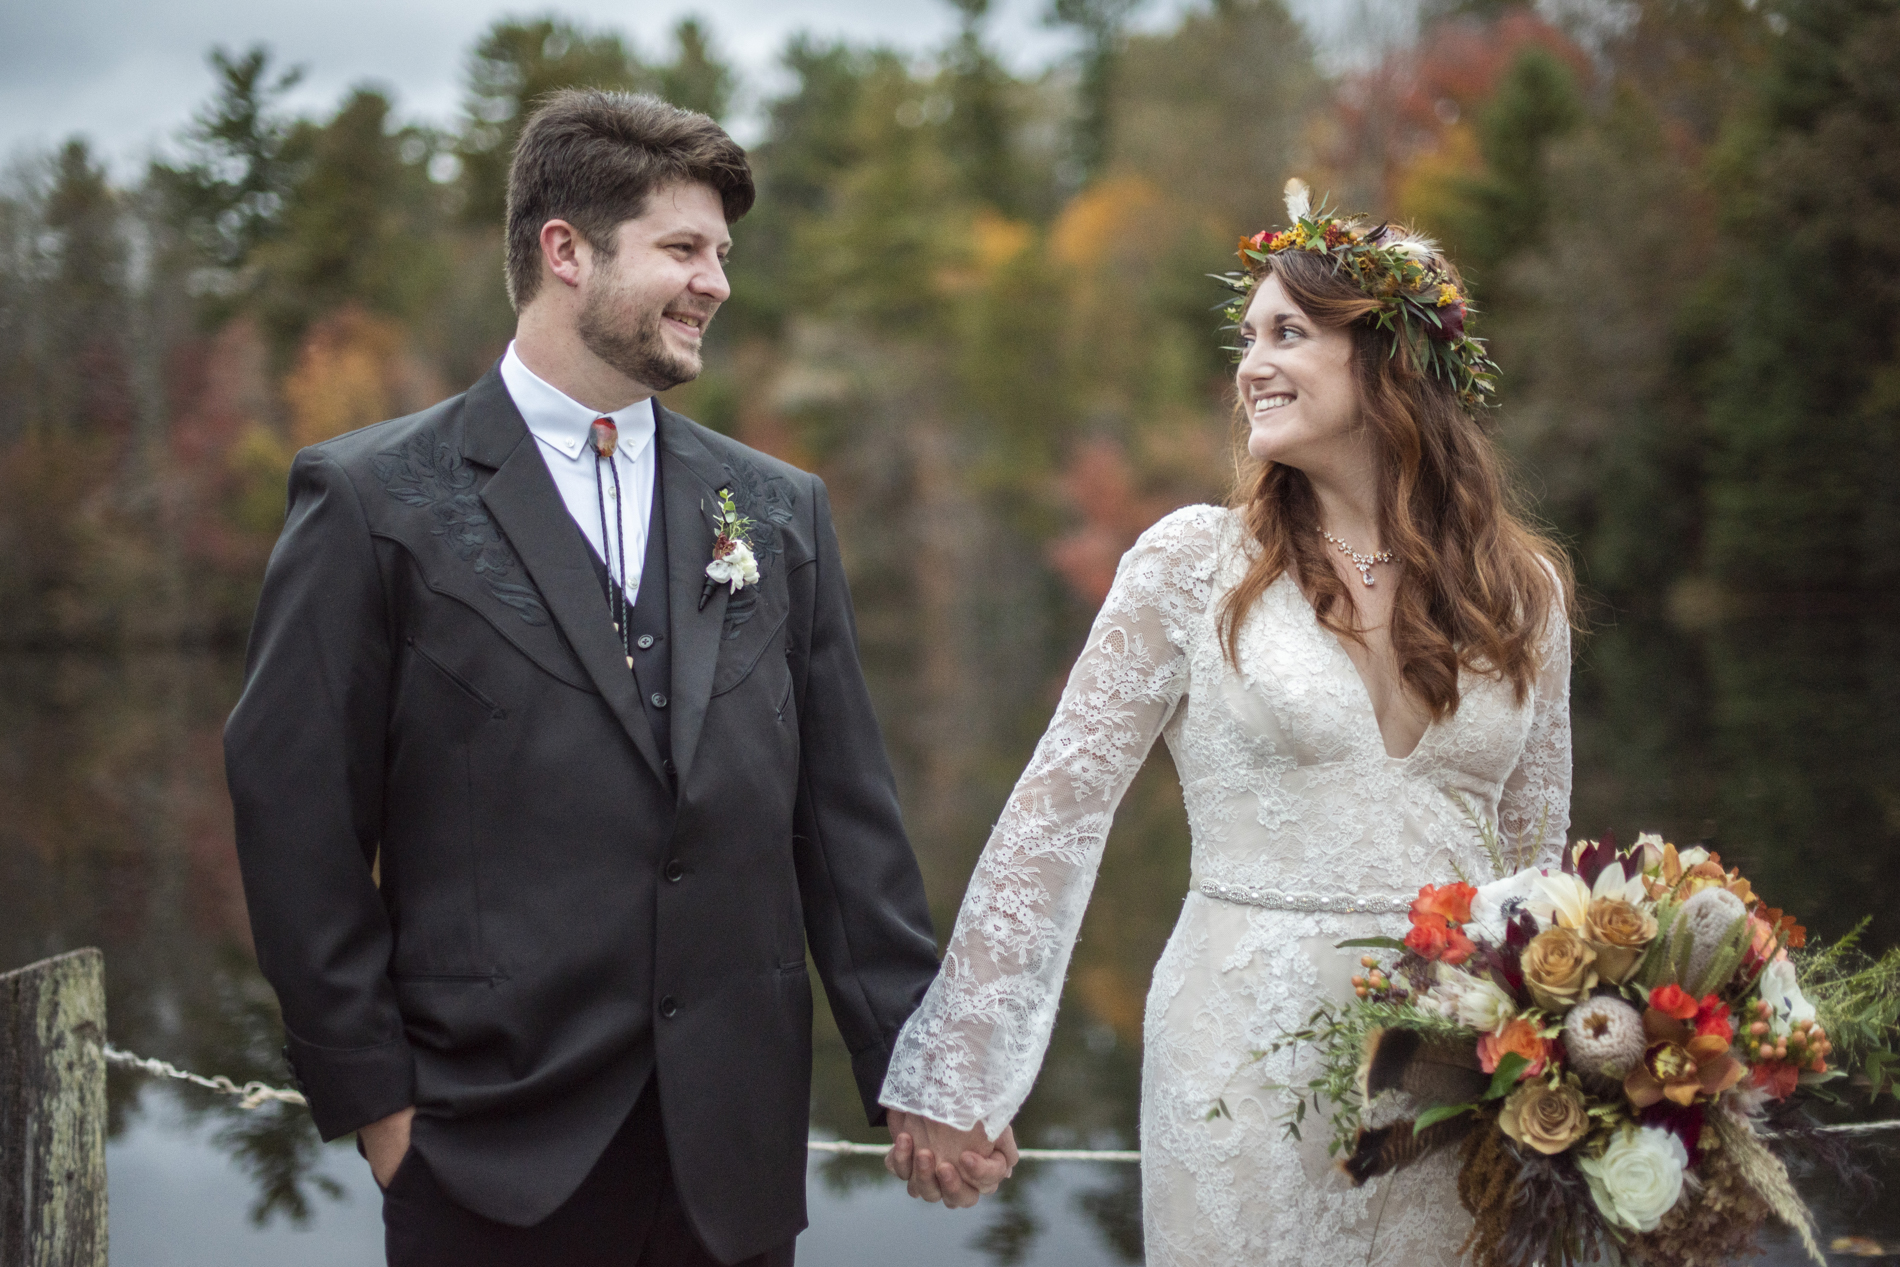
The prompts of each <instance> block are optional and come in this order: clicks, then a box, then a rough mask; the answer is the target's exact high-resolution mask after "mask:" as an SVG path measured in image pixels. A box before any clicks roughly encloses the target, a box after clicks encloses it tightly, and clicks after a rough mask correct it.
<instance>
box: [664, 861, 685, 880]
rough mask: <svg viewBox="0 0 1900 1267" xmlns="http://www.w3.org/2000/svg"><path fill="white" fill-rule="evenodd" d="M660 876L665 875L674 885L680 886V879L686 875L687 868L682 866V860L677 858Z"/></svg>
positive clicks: (667, 865) (668, 864)
mask: <svg viewBox="0 0 1900 1267" xmlns="http://www.w3.org/2000/svg"><path fill="white" fill-rule="evenodd" d="M660 874H661V875H664V876H665V877H666V878H667V879H669V880H671V881H672V882H673V883H674V884H678V883H679V882H680V878H681V877H682V876H684V875H685V874H686V868H685V867H682V866H681V865H680V860H679V859H678V858H675V859H673V861H671V862H669V863H667V864H666V870H665V871H662V872H661V873H660Z"/></svg>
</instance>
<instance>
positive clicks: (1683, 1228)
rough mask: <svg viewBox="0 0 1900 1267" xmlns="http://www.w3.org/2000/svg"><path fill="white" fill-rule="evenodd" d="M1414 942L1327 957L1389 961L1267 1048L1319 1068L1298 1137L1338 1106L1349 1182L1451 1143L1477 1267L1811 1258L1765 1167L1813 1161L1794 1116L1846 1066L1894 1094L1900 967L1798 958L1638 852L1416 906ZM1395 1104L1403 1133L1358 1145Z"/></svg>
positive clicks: (1579, 854)
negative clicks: (1803, 1150) (1406, 1108)
mask: <svg viewBox="0 0 1900 1267" xmlns="http://www.w3.org/2000/svg"><path fill="white" fill-rule="evenodd" d="M1494 854H1495V851H1494ZM1499 869H1500V870H1504V869H1505V868H1503V867H1500V868H1499ZM1411 925H1412V927H1411V931H1410V932H1409V933H1408V934H1407V935H1406V937H1405V939H1404V940H1403V941H1402V942H1401V941H1397V940H1393V939H1386V938H1369V939H1364V940H1360V941H1353V942H1347V943H1343V945H1346V946H1353V947H1360V948H1366V949H1368V950H1375V951H1383V952H1385V954H1386V955H1387V956H1390V955H1394V954H1396V956H1397V958H1396V960H1395V961H1392V962H1389V963H1387V962H1384V961H1383V957H1382V956H1380V955H1374V954H1367V955H1366V956H1365V957H1364V958H1362V959H1361V961H1360V962H1361V964H1362V966H1363V968H1364V969H1365V971H1364V972H1363V973H1362V974H1361V975H1359V976H1355V977H1354V978H1353V985H1354V994H1355V995H1356V998H1355V999H1353V1000H1352V1001H1350V1002H1347V1003H1344V1004H1335V1003H1328V1004H1326V1005H1324V1006H1322V1007H1321V1008H1320V1010H1319V1011H1318V1012H1316V1013H1315V1014H1314V1016H1313V1018H1312V1020H1311V1021H1310V1022H1309V1024H1308V1026H1307V1027H1306V1028H1304V1029H1302V1030H1301V1031H1300V1032H1299V1033H1297V1034H1291V1035H1287V1036H1286V1037H1285V1038H1284V1039H1283V1040H1282V1041H1281V1042H1280V1043H1278V1044H1276V1045H1275V1048H1274V1050H1280V1049H1283V1048H1286V1047H1289V1046H1292V1045H1294V1044H1311V1045H1314V1046H1316V1047H1317V1048H1318V1050H1319V1052H1320V1055H1321V1061H1320V1073H1319V1075H1318V1076H1317V1077H1315V1078H1314V1079H1313V1080H1312V1081H1311V1082H1310V1083H1308V1084H1306V1085H1305V1086H1304V1087H1301V1088H1299V1096H1300V1098H1299V1100H1298V1102H1297V1105H1296V1112H1295V1115H1294V1121H1293V1123H1292V1128H1291V1129H1292V1130H1293V1131H1294V1132H1295V1133H1296V1134H1297V1132H1298V1123H1299V1121H1300V1120H1302V1119H1303V1117H1304V1114H1305V1109H1306V1107H1307V1104H1308V1103H1309V1102H1310V1103H1311V1104H1313V1105H1314V1106H1315V1107H1319V1106H1320V1105H1321V1104H1322V1103H1326V1102H1330V1104H1331V1106H1332V1109H1331V1112H1332V1124H1333V1127H1334V1132H1335V1138H1334V1149H1335V1153H1336V1154H1338V1153H1343V1154H1344V1159H1343V1161H1342V1163H1341V1165H1342V1166H1343V1168H1344V1169H1345V1170H1346V1172H1347V1174H1348V1175H1350V1176H1351V1177H1352V1179H1353V1181H1354V1182H1355V1183H1363V1182H1365V1181H1366V1180H1367V1179H1368V1178H1370V1177H1372V1176H1373V1175H1376V1174H1380V1173H1383V1172H1385V1171H1388V1170H1393V1169H1396V1168H1398V1167H1401V1166H1404V1165H1406V1164H1408V1163H1410V1162H1411V1161H1414V1160H1416V1159H1417V1158H1419V1157H1421V1156H1424V1155H1425V1154H1427V1153H1429V1152H1431V1151H1433V1150H1435V1149H1437V1148H1440V1147H1447V1146H1451V1145H1457V1146H1458V1147H1459V1149H1460V1170H1459V1176H1458V1194H1459V1198H1460V1200H1461V1201H1462V1202H1463V1204H1464V1205H1465V1207H1466V1208H1467V1209H1468V1210H1470V1211H1471V1213H1472V1215H1473V1216H1474V1219H1475V1223H1474V1226H1473V1230H1472V1233H1471V1238H1470V1240H1469V1241H1468V1242H1467V1244H1466V1245H1465V1246H1464V1252H1468V1253H1470V1254H1471V1255H1472V1257H1473V1260H1474V1261H1475V1262H1476V1263H1477V1264H1478V1267H1534V1265H1536V1264H1540V1263H1542V1264H1549V1267H1560V1265H1564V1264H1580V1263H1585V1262H1593V1261H1598V1260H1600V1259H1602V1258H1605V1257H1612V1258H1614V1257H1621V1258H1622V1259H1624V1260H1627V1261H1630V1262H1633V1263H1637V1264H1655V1265H1658V1267H1662V1265H1678V1264H1679V1265H1684V1267H1686V1265H1688V1264H1704V1263H1706V1264H1715V1263H1721V1262H1726V1261H1728V1260H1729V1259H1730V1258H1731V1257H1733V1256H1734V1255H1736V1254H1738V1253H1746V1252H1748V1250H1749V1249H1750V1248H1751V1247H1752V1246H1753V1245H1754V1244H1755V1241H1756V1239H1757V1236H1758V1234H1759V1232H1760V1229H1761V1227H1762V1225H1763V1224H1764V1222H1765V1221H1766V1220H1767V1219H1768V1218H1769V1217H1770V1216H1773V1217H1776V1218H1778V1219H1780V1220H1782V1221H1783V1222H1785V1223H1787V1224H1788V1225H1789V1226H1791V1227H1792V1228H1793V1229H1794V1230H1795V1231H1796V1233H1797V1234H1798V1235H1799V1236H1800V1238H1801V1240H1802V1242H1803V1244H1804V1245H1805V1246H1806V1248H1807V1249H1808V1251H1809V1252H1810V1254H1811V1255H1812V1256H1813V1257H1814V1258H1815V1259H1816V1260H1817V1261H1821V1257H1820V1251H1819V1249H1818V1247H1817V1246H1816V1244H1815V1240H1814V1227H1813V1219H1812V1217H1811V1215H1810V1214H1809V1212H1808V1210H1807V1208H1806V1206H1805V1205H1804V1204H1803V1203H1802V1201H1801V1199H1800V1197H1799V1196H1798V1195H1797V1194H1796V1192H1795V1190H1794V1186H1793V1184H1792V1183H1791V1182H1790V1179H1789V1175H1788V1170H1787V1167H1786V1165H1785V1164H1784V1161H1783V1157H1782V1152H1781V1151H1780V1150H1782V1149H1784V1148H1785V1147H1788V1146H1791V1143H1792V1142H1793V1141H1798V1140H1799V1139H1800V1138H1801V1137H1803V1136H1804V1135H1805V1136H1806V1137H1807V1138H1809V1139H1812V1138H1813V1134H1814V1133H1813V1125H1814V1123H1813V1120H1812V1119H1811V1118H1807V1117H1806V1116H1805V1115H1804V1114H1802V1113H1800V1112H1799V1111H1798V1110H1796V1108H1795V1105H1796V1104H1797V1102H1798V1101H1799V1100H1800V1099H1803V1098H1817V1097H1818V1098H1828V1099H1832V1098H1835V1090H1834V1089H1833V1088H1832V1087H1831V1086H1830V1084H1832V1083H1835V1082H1836V1081H1837V1080H1840V1079H1843V1078H1844V1077H1845V1076H1846V1075H1845V1074H1844V1072H1843V1070H1842V1069H1841V1068H1839V1067H1838V1065H1839V1064H1840V1062H1841V1060H1842V1059H1843V1058H1847V1059H1849V1060H1851V1061H1852V1062H1853V1063H1854V1065H1855V1066H1856V1067H1857V1068H1858V1069H1859V1070H1860V1072H1861V1074H1862V1078H1864V1080H1865V1081H1866V1082H1867V1084H1868V1085H1870V1086H1871V1088H1872V1093H1873V1095H1875V1096H1878V1095H1879V1094H1880V1092H1881V1090H1882V1089H1883V1087H1886V1086H1888V1085H1889V1084H1890V1082H1891V1067H1892V1065H1893V1064H1894V1063H1895V1060H1896V1058H1895V1057H1894V1056H1893V1055H1892V1050H1893V1048H1894V1046H1895V1044H1894V1042H1893V1039H1894V1037H1895V1036H1896V1033H1900V952H1894V953H1890V954H1888V955H1887V956H1885V957H1884V958H1882V959H1879V960H1874V959H1871V958H1869V957H1867V956H1865V955H1863V954H1861V953H1860V952H1859V951H1858V950H1857V949H1856V948H1855V946H1854V939H1853V938H1852V937H1850V938H1847V939H1844V940H1843V941H1842V942H1840V943H1836V944H1835V945H1834V946H1831V947H1829V948H1828V949H1826V950H1825V951H1813V950H1808V949H1806V932H1805V930H1804V929H1803V928H1802V927H1801V925H1800V924H1798V923H1796V922H1795V920H1794V919H1793V918H1792V917H1790V916H1788V915H1786V914H1784V913H1782V912H1781V911H1779V910H1777V909H1775V908H1773V907H1770V906H1768V905H1767V904H1766V903H1764V902H1763V901H1762V900H1761V899H1760V898H1759V897H1757V896H1756V894H1755V893H1754V891H1753V888H1752V887H1751V886H1750V884H1749V881H1748V880H1747V878H1746V877H1744V876H1743V875H1741V874H1740V872H1739V871H1737V870H1734V869H1727V870H1725V869H1724V868H1723V867H1722V865H1721V859H1720V856H1719V855H1716V854H1713V853H1710V852H1708V851H1707V850H1704V849H1699V848H1698V849H1686V850H1678V849H1676V848H1675V846H1673V845H1670V844H1667V843H1665V842H1664V841H1663V840H1662V839H1661V838H1660V837H1656V836H1649V835H1645V836H1643V837H1640V838H1639V839H1638V841H1637V843H1636V845H1635V846H1634V847H1632V848H1629V849H1618V848H1617V846H1616V844H1615V842H1614V841H1613V840H1610V839H1607V838H1606V839H1605V840H1603V841H1601V842H1589V841H1586V842H1582V843H1580V844H1578V845H1577V846H1575V847H1574V848H1573V849H1571V850H1569V851H1568V853H1567V856H1566V857H1565V859H1564V863H1563V866H1562V867H1561V869H1555V868H1553V869H1549V870H1537V869H1523V870H1518V871H1517V872H1516V873H1515V874H1509V875H1506V876H1504V877H1503V878H1502V879H1499V880H1497V881H1495V882H1493V883H1490V884H1485V885H1482V886H1473V885H1471V884H1466V883H1452V884H1446V885H1442V886H1436V885H1428V886H1426V887H1425V888H1423V889H1421V890H1420V891H1419V895H1418V898H1417V900H1416V901H1415V902H1413V904H1412V909H1411ZM1804 987H1805V992H1804ZM1263 1054H1264V1053H1263ZM1860 1080H1861V1079H1856V1081H1860ZM1387 1091H1401V1092H1406V1093H1409V1094H1410V1095H1411V1096H1412V1103H1414V1104H1416V1105H1418V1106H1420V1111H1419V1112H1418V1114H1417V1116H1416V1117H1415V1118H1414V1119H1413V1120H1411V1121H1407V1122H1400V1123H1395V1124H1391V1125H1386V1126H1381V1127H1371V1126H1368V1125H1367V1124H1366V1123H1365V1120H1364V1117H1363V1109H1364V1108H1365V1106H1367V1105H1369V1104H1370V1103H1371V1102H1372V1101H1373V1100H1374V1099H1376V1098H1377V1097H1378V1096H1380V1095H1381V1094H1383V1093H1385V1092H1387ZM1771 1118H1772V1119H1773V1125H1772V1127H1770V1125H1769V1120H1770V1119H1771ZM1803 1124H1805V1125H1803Z"/></svg>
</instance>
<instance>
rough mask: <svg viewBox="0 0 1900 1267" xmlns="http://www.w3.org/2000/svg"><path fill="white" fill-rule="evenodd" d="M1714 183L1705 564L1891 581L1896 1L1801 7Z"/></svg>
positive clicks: (1898, 210)
mask: <svg viewBox="0 0 1900 1267" xmlns="http://www.w3.org/2000/svg"><path fill="white" fill-rule="evenodd" d="M1781 14H1782V15H1783V16H1784V17H1785V19H1786V21H1787V23H1788V25H1787V29H1786V31H1785V32H1784V33H1783V34H1782V35H1781V37H1780V38H1779V39H1778V40H1777V41H1776V42H1775V44H1774V53H1773V60H1772V63H1771V65H1770V68H1769V71H1768V74H1767V77H1766V82H1765V84H1764V86H1763V89H1762V92H1761V96H1760V105H1759V107H1758V110H1757V112H1756V115H1755V117H1754V118H1753V119H1751V120H1749V121H1748V125H1747V126H1745V127H1742V128H1738V129H1737V136H1736V138H1735V140H1734V141H1733V142H1732V144H1731V150H1730V154H1729V156H1728V161H1727V165H1726V170H1727V171H1728V172H1729V173H1730V177H1729V180H1728V182H1727V185H1726V187H1725V190H1724V193H1725V195H1726V199H1725V200H1726V203H1727V205H1728V206H1729V208H1730V209H1731V224H1730V237H1731V242H1732V246H1731V249H1730V252H1729V261H1728V263H1729V267H1728V268H1726V269H1725V270H1724V271H1723V272H1722V274H1721V275H1720V278H1719V283H1720V285H1719V290H1718V291H1717V292H1715V293H1713V294H1712V295H1711V296H1710V298H1709V304H1710V306H1711V308H1714V309H1717V310H1719V313H1720V314H1721V315H1722V316H1723V317H1725V327H1724V328H1725V331H1726V340H1725V346H1724V348H1723V352H1722V355H1721V356H1720V358H1719V360H1718V361H1717V363H1716V365H1715V367H1714V372H1713V374H1712V394H1711V400H1710V406H1709V417H1710V425H1711V430H1712V433H1713V437H1714V443H1715V451H1714V454H1713V458H1712V480H1711V485H1710V490H1709V502H1710V527H1709V542H1708V554H1709V557H1708V563H1709V566H1710V568H1711V569H1712V570H1713V571H1714V572H1715V573H1716V574H1717V575H1719V576H1720V577H1722V578H1723V579H1724V580H1725V581H1726V582H1727V583H1728V584H1729V585H1730V586H1731V587H1732V588H1736V589H1741V590H1748V591H1783V592H1785V591H1801V590H1853V589H1860V588H1867V587H1872V586H1875V585H1890V584H1891V583H1892V582H1893V580H1894V579H1896V578H1897V577H1900V489H1896V483H1897V482H1900V481H1896V477H1895V475H1894V470H1895V462H1896V460H1897V459H1900V242H1896V240H1895V238H1894V235H1893V232H1892V226H1893V225H1894V224H1895V223H1896V222H1900V4H1896V3H1895V0H1801V2H1800V3H1794V4H1789V5H1785V6H1783V7H1782V10H1781Z"/></svg>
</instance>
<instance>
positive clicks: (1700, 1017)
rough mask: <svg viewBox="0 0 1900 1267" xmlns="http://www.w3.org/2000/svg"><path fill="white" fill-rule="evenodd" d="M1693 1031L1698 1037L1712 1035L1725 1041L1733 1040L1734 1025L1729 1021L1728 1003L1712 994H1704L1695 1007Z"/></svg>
mask: <svg viewBox="0 0 1900 1267" xmlns="http://www.w3.org/2000/svg"><path fill="white" fill-rule="evenodd" d="M1695 1032H1696V1036H1697V1037H1698V1038H1706V1037H1708V1036H1710V1035H1714V1036H1715V1037H1716V1038H1719V1039H1721V1040H1722V1041H1723V1042H1725V1043H1726V1042H1731V1041H1733V1040H1734V1038H1735V1026H1734V1025H1733V1024H1732V1023H1731V1022H1730V1021H1729V1015H1728V1004H1726V1003H1724V1002H1722V1000H1720V999H1718V998H1716V997H1715V996H1714V995H1713V994H1710V995H1705V996H1704V997H1703V1000H1702V1003H1701V1006H1699V1007H1697V1008H1696V1014H1695Z"/></svg>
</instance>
